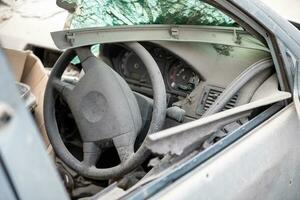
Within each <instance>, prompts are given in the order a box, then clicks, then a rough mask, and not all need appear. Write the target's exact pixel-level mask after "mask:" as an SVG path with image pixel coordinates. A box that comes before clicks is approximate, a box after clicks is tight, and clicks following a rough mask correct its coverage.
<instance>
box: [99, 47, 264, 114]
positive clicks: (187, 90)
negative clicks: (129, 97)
mask: <svg viewBox="0 0 300 200" xmlns="http://www.w3.org/2000/svg"><path fill="white" fill-rule="evenodd" d="M141 44H142V45H143V46H144V47H145V48H146V49H147V50H148V52H149V53H150V54H151V55H152V57H153V58H154V60H155V61H156V63H157V64H158V67H159V69H160V71H161V74H162V76H163V79H164V82H165V87H166V91H167V102H168V106H171V105H174V104H175V105H176V106H179V107H181V108H182V109H184V110H185V112H186V117H189V118H190V119H197V118H199V117H201V116H202V115H203V113H205V112H206V110H207V109H209V107H210V106H211V105H212V104H213V103H214V101H215V100H216V99H217V97H218V96H219V95H220V94H221V93H222V92H223V90H224V88H226V87H227V85H228V84H230V83H231V82H232V81H233V80H234V79H235V78H236V77H237V76H238V75H239V74H240V73H242V71H244V70H245V69H246V68H247V67H249V66H250V65H252V64H253V63H255V62H257V61H258V60H260V59H262V58H266V57H269V56H270V54H269V52H266V51H262V50H259V49H247V48H240V47H233V46H226V45H215V44H210V43H192V42H163V41H152V42H141ZM100 48H101V50H100V52H101V58H102V59H104V60H105V61H106V62H107V63H108V64H109V65H110V66H111V67H112V68H113V69H114V70H115V71H116V72H118V73H119V74H120V75H121V76H122V77H124V79H125V80H126V81H127V83H129V85H130V87H131V89H132V90H133V91H136V92H138V93H141V94H144V95H146V96H149V97H152V93H153V91H152V86H151V82H150V79H149V76H148V73H147V70H146V68H145V66H144V64H143V63H142V61H141V60H140V59H139V57H138V56H137V55H135V54H134V53H133V52H131V51H130V50H128V49H126V48H125V47H124V46H122V44H104V45H101V46H100ZM269 75H270V74H269V72H268V73H267V72H266V73H261V74H259V75H258V76H256V77H255V78H254V79H253V80H251V81H249V82H248V83H247V84H246V85H245V86H244V88H242V89H241V90H240V91H239V92H238V94H236V95H235V96H234V97H233V98H232V99H231V100H230V101H229V102H228V105H226V106H225V108H226V109H230V108H233V107H235V106H238V105H243V104H245V103H247V102H249V101H250V99H251V97H252V95H253V94H254V92H255V90H256V89H257V87H258V86H259V85H260V84H262V82H263V81H264V80H265V79H266V78H267V77H268V76H269Z"/></svg>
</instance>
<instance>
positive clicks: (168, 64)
mask: <svg viewBox="0 0 300 200" xmlns="http://www.w3.org/2000/svg"><path fill="white" fill-rule="evenodd" d="M142 45H143V46H144V47H145V48H146V49H147V50H148V51H149V53H150V54H151V55H152V57H153V58H154V60H155V61H156V63H157V64H158V66H159V69H160V71H161V74H162V76H163V79H164V82H165V86H166V91H167V94H168V103H169V104H171V103H172V102H174V101H177V100H179V99H182V98H185V97H186V96H187V95H188V94H190V93H191V92H192V91H193V90H194V89H195V88H196V87H197V86H198V85H199V83H200V82H201V75H200V74H199V73H198V72H196V71H195V70H194V69H193V68H192V67H191V66H190V65H189V64H187V63H186V62H185V61H184V60H183V59H181V58H180V57H178V56H176V55H174V54H172V53H171V52H169V51H168V50H166V49H164V48H162V47H159V46H157V45H155V44H151V43H142ZM101 51H102V53H103V56H105V57H107V58H109V60H110V62H111V66H112V67H113V69H114V70H115V71H116V72H118V73H119V74H120V75H121V76H122V77H123V78H125V80H126V81H127V82H128V83H129V84H130V86H131V88H132V89H133V90H134V91H136V92H140V93H142V94H144V95H147V96H150V97H151V96H152V86H151V82H150V78H149V76H148V73H147V70H146V68H145V66H144V64H143V62H142V61H141V60H140V58H139V57H138V56H137V55H136V54H134V53H133V52H131V51H129V50H127V49H126V48H124V47H123V46H121V45H104V46H103V47H102V50H101Z"/></svg>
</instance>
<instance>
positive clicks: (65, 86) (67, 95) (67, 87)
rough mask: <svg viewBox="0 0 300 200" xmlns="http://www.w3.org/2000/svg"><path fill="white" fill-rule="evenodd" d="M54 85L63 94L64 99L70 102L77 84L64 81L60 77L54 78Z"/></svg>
mask: <svg viewBox="0 0 300 200" xmlns="http://www.w3.org/2000/svg"><path fill="white" fill-rule="evenodd" d="M52 85H53V87H54V88H55V90H56V91H57V92H59V93H60V94H61V95H62V97H63V99H64V100H65V101H67V103H69V102H70V99H71V98H72V91H73V90H74V88H75V86H74V85H72V84H70V83H66V82H63V81H61V80H60V79H58V78H55V79H53V81H52Z"/></svg>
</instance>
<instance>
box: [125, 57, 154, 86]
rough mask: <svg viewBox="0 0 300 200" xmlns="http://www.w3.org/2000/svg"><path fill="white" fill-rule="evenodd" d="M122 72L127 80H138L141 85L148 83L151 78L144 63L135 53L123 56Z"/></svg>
mask: <svg viewBox="0 0 300 200" xmlns="http://www.w3.org/2000/svg"><path fill="white" fill-rule="evenodd" d="M120 71H121V73H122V75H123V76H124V77H125V78H129V79H131V80H136V81H138V82H140V83H148V82H149V77H148V73H147V70H146V67H145V65H144V63H143V62H142V61H141V59H140V58H139V57H137V55H136V54H134V53H133V52H126V53H125V54H124V55H123V58H122V61H121V66H120Z"/></svg>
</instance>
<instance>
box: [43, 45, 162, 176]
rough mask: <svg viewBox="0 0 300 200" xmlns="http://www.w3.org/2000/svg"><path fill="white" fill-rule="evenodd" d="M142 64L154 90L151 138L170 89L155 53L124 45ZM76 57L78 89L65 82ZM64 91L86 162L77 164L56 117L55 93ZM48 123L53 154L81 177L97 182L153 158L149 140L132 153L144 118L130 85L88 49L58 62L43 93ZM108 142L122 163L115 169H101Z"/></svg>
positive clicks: (73, 51)
mask: <svg viewBox="0 0 300 200" xmlns="http://www.w3.org/2000/svg"><path fill="white" fill-rule="evenodd" d="M123 45H125V46H126V47H127V48H128V49H131V50H132V51H133V52H135V53H136V55H137V56H139V57H140V59H141V60H142V61H143V63H144V65H145V66H146V69H147V71H148V74H149V77H150V80H151V84H152V88H153V100H154V103H153V113H152V118H151V124H150V127H149V130H148V132H147V135H148V134H151V133H155V132H157V131H158V130H160V129H161V127H162V125H163V123H164V120H165V117H166V90H165V85H164V81H163V78H162V75H161V72H160V70H159V68H158V66H157V64H156V62H155V60H154V59H153V57H152V56H151V54H150V53H149V52H148V51H147V50H146V49H145V48H144V47H143V46H142V45H141V44H139V43H137V42H130V43H123ZM76 54H77V55H78V57H79V59H80V62H81V65H82V68H83V71H84V72H85V74H84V76H83V77H82V78H81V79H80V80H79V82H78V83H76V85H72V84H68V83H65V82H63V81H61V76H62V74H63V72H64V71H65V69H66V67H67V66H68V65H69V63H70V62H71V60H72V59H73V58H74V57H75V56H76ZM57 93H60V94H61V96H62V97H63V99H64V100H65V101H66V103H67V104H68V106H69V108H70V110H71V112H72V114H73V116H74V119H75V122H76V124H77V127H78V130H79V132H80V137H81V139H82V141H83V160H82V161H80V160H77V159H76V158H75V157H74V156H73V155H72V154H71V153H70V152H69V151H68V149H67V148H66V146H65V145H64V143H63V141H62V138H61V136H60V134H59V130H58V126H57V122H56V117H55V95H56V94H57ZM44 120H45V126H46V130H47V134H48V137H49V139H50V142H51V144H52V146H53V149H54V151H55V153H56V154H57V155H58V156H59V157H60V158H61V159H62V160H63V161H64V162H65V163H66V164H67V165H68V166H69V167H70V168H72V169H74V170H75V171H77V172H78V173H79V174H81V175H83V176H86V177H89V178H93V179H98V180H101V179H109V178H116V177H120V176H123V175H125V174H126V173H128V172H130V171H132V170H133V169H134V168H136V167H137V166H138V165H140V164H141V163H142V162H143V161H144V160H145V159H146V158H147V156H148V155H149V153H150V152H149V150H148V149H147V147H146V144H147V140H148V138H147V137H146V138H145V140H144V141H143V143H142V144H141V146H140V147H139V148H138V150H137V151H136V152H134V143H135V139H136V137H137V135H138V133H139V131H140V129H141V126H142V120H141V114H140V110H139V106H138V103H137V100H136V98H135V96H134V93H133V92H132V90H131V89H130V87H129V86H128V84H127V83H126V81H125V80H124V79H123V78H122V77H121V76H120V75H119V74H117V73H116V72H115V71H113V70H112V68H111V67H109V66H108V65H107V64H106V63H104V62H103V61H102V60H101V59H99V58H97V57H95V56H94V55H93V54H92V53H91V51H90V47H79V48H75V49H69V50H66V51H65V52H64V53H63V54H62V55H61V56H60V58H59V59H58V60H57V62H56V63H55V65H54V67H53V69H52V72H51V74H50V76H49V80H48V83H47V86H46V90H45V98H44ZM108 141H112V142H110V143H111V144H113V145H114V146H115V148H116V150H117V152H118V155H119V158H120V161H121V163H120V164H119V165H117V166H114V167H111V168H97V167H96V166H95V165H96V163H97V161H98V159H99V157H100V155H101V151H102V150H101V149H102V147H103V144H104V143H105V144H107V143H108Z"/></svg>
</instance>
